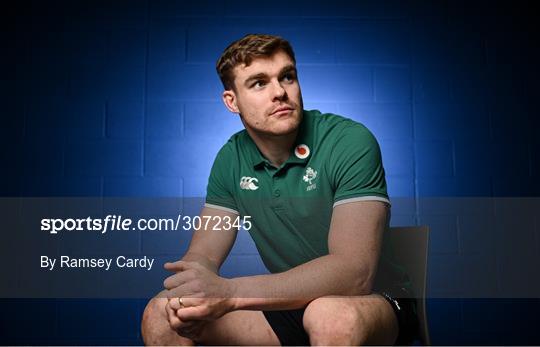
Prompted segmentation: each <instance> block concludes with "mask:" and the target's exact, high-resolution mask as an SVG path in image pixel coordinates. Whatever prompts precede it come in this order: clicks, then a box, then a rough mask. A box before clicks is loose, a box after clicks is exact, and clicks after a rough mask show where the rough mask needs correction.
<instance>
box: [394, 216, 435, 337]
mask: <svg viewBox="0 0 540 347" xmlns="http://www.w3.org/2000/svg"><path fill="white" fill-rule="evenodd" d="M388 236H389V238H388V240H389V242H391V243H392V249H393V255H394V259H395V260H396V262H397V263H398V264H399V265H401V266H403V268H404V269H405V271H406V272H407V274H408V275H409V277H410V278H411V281H412V283H413V286H412V288H413V290H414V291H415V293H416V294H417V297H418V298H417V311H418V320H419V324H420V339H421V342H422V344H424V345H431V341H430V338H429V327H428V320H427V312H426V300H425V298H426V278H427V259H428V241H429V228H428V227H427V226H414V227H392V228H390V232H389V235H388Z"/></svg>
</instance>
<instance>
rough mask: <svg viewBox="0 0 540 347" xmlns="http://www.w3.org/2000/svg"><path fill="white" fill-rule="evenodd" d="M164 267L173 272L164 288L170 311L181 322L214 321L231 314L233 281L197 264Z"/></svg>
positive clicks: (178, 262)
mask: <svg viewBox="0 0 540 347" xmlns="http://www.w3.org/2000/svg"><path fill="white" fill-rule="evenodd" d="M164 267H165V269H166V270H169V271H174V272H176V273H175V274H174V275H172V276H170V277H168V278H167V279H165V281H164V282H163V284H164V286H165V288H166V289H167V290H168V293H167V297H168V298H169V306H170V309H171V310H174V309H176V317H178V319H179V320H180V321H181V322H183V323H186V324H187V323H188V322H190V321H211V320H216V319H218V318H220V317H221V316H223V315H224V314H226V313H227V312H230V311H233V310H234V293H235V289H234V286H233V282H232V281H230V280H228V279H226V278H223V277H219V276H218V275H216V274H215V273H214V272H212V271H211V270H209V269H208V268H206V267H205V266H203V265H201V264H199V263H197V262H189V261H183V260H180V261H177V262H174V263H166V264H165V266H164ZM179 298H181V299H182V300H181V303H180V300H179ZM171 327H172V325H171ZM182 327H185V326H184V325H182ZM175 330H176V329H175Z"/></svg>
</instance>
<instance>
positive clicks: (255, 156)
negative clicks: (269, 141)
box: [245, 111, 313, 168]
mask: <svg viewBox="0 0 540 347" xmlns="http://www.w3.org/2000/svg"><path fill="white" fill-rule="evenodd" d="M311 117H312V115H310V114H309V113H308V112H306V111H303V117H302V121H301V122H300V125H299V127H298V134H297V136H296V140H295V142H294V147H293V149H292V150H291V154H290V155H289V158H288V159H287V161H286V162H285V163H284V165H283V166H285V165H287V164H289V163H290V164H304V165H305V164H306V163H307V162H308V161H309V159H310V157H311V156H312V155H313V153H312V151H313V146H312V145H313V133H312V132H313V130H311V131H310V128H313V127H312V126H311V125H312V124H313V121H312V119H311ZM245 135H246V142H247V143H246V145H247V146H246V147H247V152H248V156H249V160H250V161H251V162H252V163H253V167H254V168H258V167H261V166H262V165H264V164H265V163H267V164H268V165H271V164H270V161H268V159H266V158H265V157H264V156H263V155H262V153H261V152H260V151H259V148H257V145H256V144H255V142H254V141H253V139H252V138H251V137H250V136H249V134H248V133H247V131H246V132H245ZM306 154H307V155H306Z"/></svg>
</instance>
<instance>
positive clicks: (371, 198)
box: [332, 196, 391, 207]
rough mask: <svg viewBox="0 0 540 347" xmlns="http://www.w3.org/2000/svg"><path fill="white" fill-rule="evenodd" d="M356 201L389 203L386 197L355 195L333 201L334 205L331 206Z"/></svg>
mask: <svg viewBox="0 0 540 347" xmlns="http://www.w3.org/2000/svg"><path fill="white" fill-rule="evenodd" d="M357 201H382V202H385V203H387V204H388V205H391V204H390V200H388V199H387V198H383V197H381V196H356V197H354V198H348V199H343V200H339V201H336V202H334V206H332V207H336V206H338V205H343V204H348V203H349V202H357Z"/></svg>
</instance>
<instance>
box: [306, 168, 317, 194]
mask: <svg viewBox="0 0 540 347" xmlns="http://www.w3.org/2000/svg"><path fill="white" fill-rule="evenodd" d="M315 178H317V171H315V170H313V169H312V168H310V167H308V168H307V169H306V173H305V175H304V177H303V179H304V182H307V184H308V186H307V187H306V191H310V190H313V189H315V188H317V184H316V183H313V182H312V181H313V180H314V179H315Z"/></svg>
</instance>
